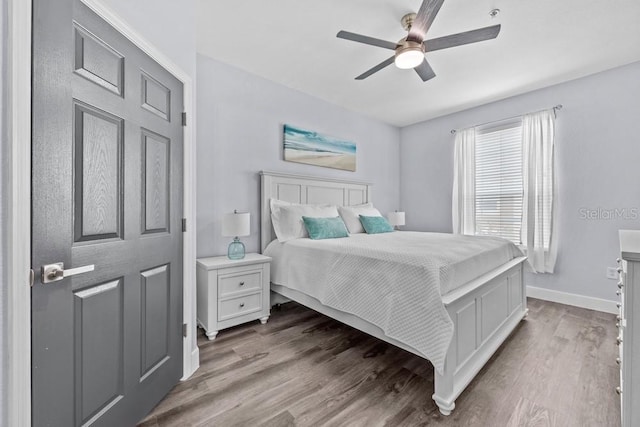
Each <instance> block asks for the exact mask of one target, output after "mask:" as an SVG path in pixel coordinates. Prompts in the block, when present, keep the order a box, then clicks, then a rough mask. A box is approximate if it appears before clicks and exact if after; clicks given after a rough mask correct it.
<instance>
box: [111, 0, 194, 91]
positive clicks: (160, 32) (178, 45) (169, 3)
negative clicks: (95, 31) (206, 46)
mask: <svg viewBox="0 0 640 427" xmlns="http://www.w3.org/2000/svg"><path fill="white" fill-rule="evenodd" d="M101 1H102V3H103V4H104V5H105V6H107V7H108V8H109V9H111V10H112V11H113V12H115V13H116V14H117V15H118V16H120V17H121V18H122V19H123V20H124V21H126V22H127V23H128V24H129V25H130V26H131V27H132V28H134V29H135V30H136V32H137V33H138V34H140V35H142V37H144V38H145V39H146V40H147V41H149V42H150V43H151V44H153V45H154V46H155V47H157V48H158V49H159V50H160V51H161V52H162V53H164V54H165V55H166V56H167V57H168V58H169V59H171V60H172V61H173V62H174V63H175V64H176V65H178V66H179V67H180V68H182V69H183V70H184V71H185V72H187V73H188V74H189V75H190V76H191V78H192V79H193V80H194V82H195V75H196V74H195V73H196V25H195V22H196V0H180V1H174V0H135V1H131V0H101Z"/></svg>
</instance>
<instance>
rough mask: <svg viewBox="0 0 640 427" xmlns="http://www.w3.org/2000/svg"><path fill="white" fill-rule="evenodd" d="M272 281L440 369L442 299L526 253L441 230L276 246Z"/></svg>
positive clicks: (445, 330)
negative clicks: (348, 316)
mask: <svg viewBox="0 0 640 427" xmlns="http://www.w3.org/2000/svg"><path fill="white" fill-rule="evenodd" d="M264 253H265V255H268V256H271V257H272V258H273V262H272V266H271V272H272V274H271V281H272V282H273V283H276V284H278V285H282V286H285V287H289V288H291V289H295V290H297V291H300V292H303V293H305V294H307V295H310V296H312V297H314V298H315V299H317V300H319V301H320V302H321V303H322V304H324V305H326V306H329V307H331V308H334V309H336V310H340V311H344V312H347V313H351V314H353V315H356V316H358V317H360V318H362V319H364V320H366V321H367V322H369V323H372V324H374V325H376V326H378V327H379V328H380V329H382V330H383V331H384V333H385V334H386V335H387V336H389V337H391V338H394V339H396V340H398V341H401V342H403V343H404V344H406V345H408V346H410V347H412V348H413V349H415V350H417V351H418V352H419V353H421V354H423V355H424V356H425V357H426V358H427V359H429V360H430V361H431V363H433V365H434V367H435V368H436V370H437V371H438V372H440V373H442V372H443V367H444V360H445V356H446V353H447V349H448V347H449V343H450V341H451V337H452V335H453V322H452V321H451V318H450V317H449V315H448V314H447V311H446V309H445V307H444V304H443V303H442V298H441V295H444V294H445V293H447V292H449V291H451V290H453V289H455V288H456V287H458V286H460V285H463V284H464V283H466V282H468V281H470V280H472V279H474V278H476V277H478V276H480V275H482V274H484V273H486V272H488V271H490V270H492V269H494V268H496V267H498V266H500V265H502V264H504V263H506V262H508V261H510V260H511V259H513V258H516V257H519V256H522V253H521V252H520V250H519V249H518V248H517V247H516V246H515V245H513V244H512V243H511V242H509V241H506V240H504V239H500V238H493V237H474V236H462V235H453V234H444V233H420V232H409V231H405V232H400V231H398V232H393V233H384V234H375V235H369V234H355V235H352V236H350V237H347V238H342V239H327V240H311V239H296V240H291V241H288V242H286V243H278V241H273V242H272V243H271V244H270V245H269V246H268V247H267V249H266V250H265V252H264Z"/></svg>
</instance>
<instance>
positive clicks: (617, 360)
mask: <svg viewBox="0 0 640 427" xmlns="http://www.w3.org/2000/svg"><path fill="white" fill-rule="evenodd" d="M620 364H622V360H620V358H619V357H616V365H620Z"/></svg>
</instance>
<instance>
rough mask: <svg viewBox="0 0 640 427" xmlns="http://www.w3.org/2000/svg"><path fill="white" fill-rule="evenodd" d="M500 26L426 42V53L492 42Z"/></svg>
mask: <svg viewBox="0 0 640 427" xmlns="http://www.w3.org/2000/svg"><path fill="white" fill-rule="evenodd" d="M499 33H500V24H498V25H492V26H491V27H484V28H478V29H477V30H471V31H466V32H464V33H457V34H451V35H449V36H444V37H438V38H437V39H431V40H425V42H424V48H425V52H433V51H435V50H440V49H447V48H449V47H455V46H462V45H464V44H469V43H477V42H481V41H484V40H491V39H495V38H496V37H498V34H499Z"/></svg>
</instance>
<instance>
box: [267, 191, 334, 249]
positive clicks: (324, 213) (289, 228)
mask: <svg viewBox="0 0 640 427" xmlns="http://www.w3.org/2000/svg"><path fill="white" fill-rule="evenodd" d="M303 215H304V216H308V217H313V218H328V217H336V216H338V209H337V208H336V207H335V206H334V205H301V204H298V203H289V202H284V201H282V200H276V199H271V222H272V224H273V230H274V231H275V232H276V237H277V238H278V241H279V242H286V241H287V240H292V239H300V238H303V237H309V233H307V229H306V227H305V226H304V221H303V220H302V216H303Z"/></svg>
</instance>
